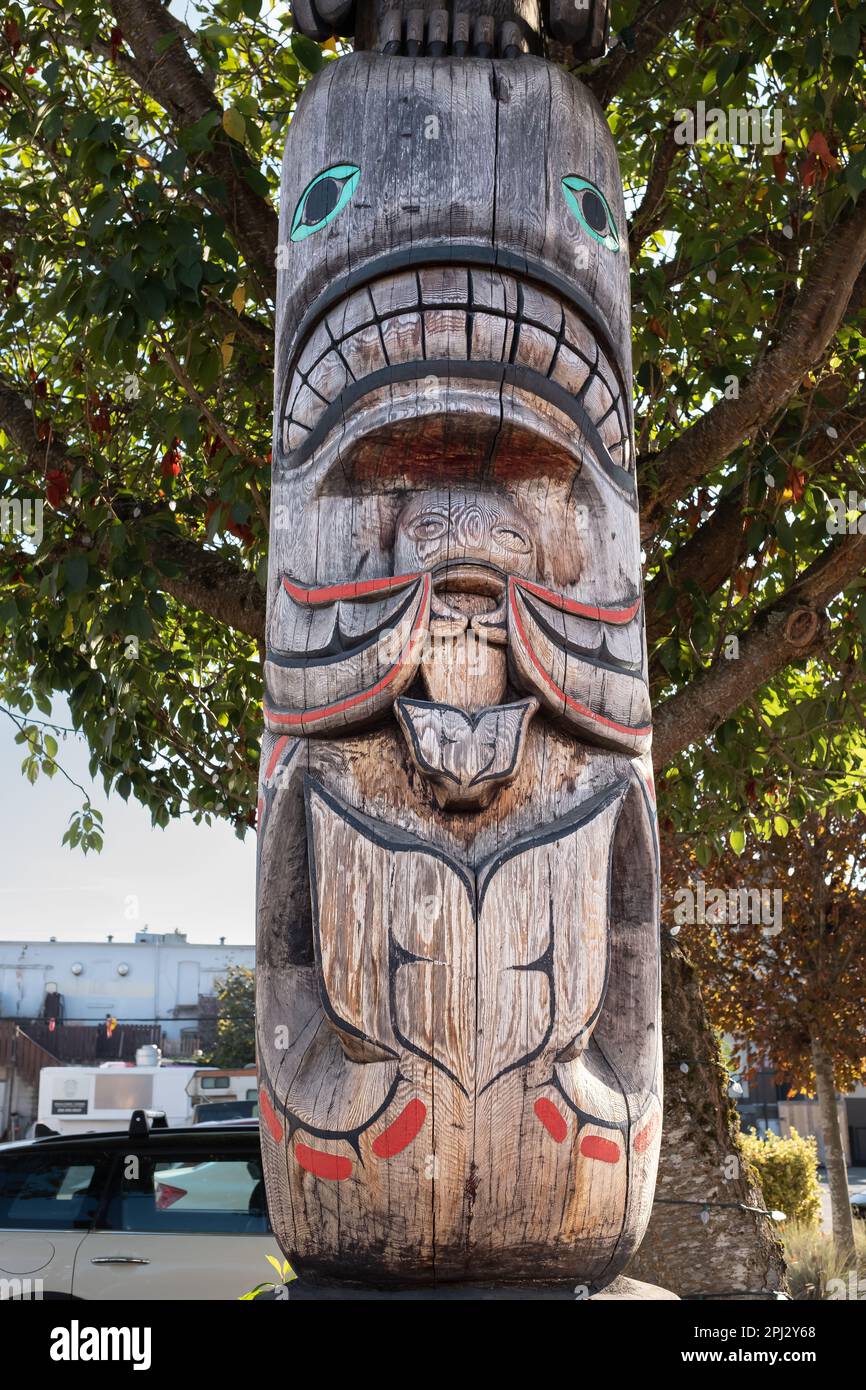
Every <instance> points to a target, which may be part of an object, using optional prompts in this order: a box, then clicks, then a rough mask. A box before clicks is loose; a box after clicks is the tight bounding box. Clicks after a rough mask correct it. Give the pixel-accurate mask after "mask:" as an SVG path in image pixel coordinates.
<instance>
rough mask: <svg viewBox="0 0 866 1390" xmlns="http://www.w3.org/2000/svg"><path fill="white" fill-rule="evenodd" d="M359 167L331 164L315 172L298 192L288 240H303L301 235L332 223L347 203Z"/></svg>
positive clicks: (306, 234)
mask: <svg viewBox="0 0 866 1390" xmlns="http://www.w3.org/2000/svg"><path fill="white" fill-rule="evenodd" d="M360 177H361V170H360V169H359V168H358V166H357V165H356V164H335V165H334V166H333V168H331V169H326V170H325V171H324V173H322V174H317V175H316V177H315V178H314V179H313V182H312V183H310V184H308V185H307V187H306V189H305V190H304V192H303V193H302V194H301V198H300V201H299V203H298V206H297V207H296V208H295V215H294V217H293V218H292V232H291V236H292V241H303V239H304V237H305V236H311V235H312V233H313V232H318V231H321V229H322V227H326V226H327V225H328V223H329V222H333V220H334V218H335V217H336V216H337V213H338V212H342V211H343V208H344V207H345V206H346V204H347V203H348V201H349V199H350V198H351V196H352V194H353V193H354V191H355V187H356V185H357V183H358V179H359V178H360Z"/></svg>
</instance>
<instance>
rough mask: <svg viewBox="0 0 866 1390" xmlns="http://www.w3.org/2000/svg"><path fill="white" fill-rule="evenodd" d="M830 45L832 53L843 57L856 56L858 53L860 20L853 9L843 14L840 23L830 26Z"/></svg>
mask: <svg viewBox="0 0 866 1390" xmlns="http://www.w3.org/2000/svg"><path fill="white" fill-rule="evenodd" d="M830 47H831V48H832V50H833V52H834V53H838V54H840V55H841V56H842V57H845V58H856V57H857V55H858V54H859V52H860V22H859V20H858V18H857V15H856V14H855V13H854V12H853V11H851V12H849V13H848V14H847V15H846V16H845V18H844V19H843V20H842V23H841V24H836V25H834V26H833V27H832V28H831V30H830Z"/></svg>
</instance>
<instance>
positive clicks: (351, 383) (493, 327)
mask: <svg viewBox="0 0 866 1390" xmlns="http://www.w3.org/2000/svg"><path fill="white" fill-rule="evenodd" d="M280 426H281V436H280V444H281V452H282V461H283V465H284V466H285V467H288V468H289V469H293V468H295V467H299V466H301V465H302V464H304V463H306V462H307V461H308V460H310V459H311V458H313V457H314V456H317V455H318V453H319V451H320V450H322V449H324V448H325V447H326V446H327V445H328V444H329V442H330V441H331V440H332V438H333V436H335V435H338V436H339V437H340V440H341V447H340V467H341V469H343V470H344V471H345V470H347V469H350V468H352V469H355V470H356V471H357V473H358V475H359V476H361V477H365V476H376V475H378V476H379V477H380V478H381V477H384V476H386V475H387V476H393V474H394V473H395V472H396V471H400V470H401V469H402V470H406V468H407V466H409V464H410V463H411V464H412V465H414V466H416V467H417V468H418V470H419V472H421V473H423V470H424V468H425V466H429V470H430V471H431V472H435V471H436V469H437V468H438V469H441V466H442V463H443V461H445V460H447V461H448V463H449V464H450V465H451V466H452V467H453V468H456V469H466V470H470V471H471V472H472V473H474V474H476V475H477V473H478V472H479V471H480V470H481V471H483V470H484V468H487V469H488V470H490V469H491V466H492V465H496V464H498V469H499V472H500V473H501V474H502V475H503V476H504V475H507V474H509V473H512V474H514V473H516V472H518V471H521V470H522V471H523V472H524V473H528V474H535V475H537V474H538V473H540V472H544V471H545V470H547V469H553V468H554V467H561V468H563V469H564V468H565V467H568V468H570V470H571V472H572V473H574V472H575V471H576V466H579V465H580V463H582V462H583V460H584V459H585V458H587V457H589V458H594V460H595V462H596V463H597V464H598V465H599V466H600V467H601V468H602V469H603V470H604V472H605V473H606V474H607V475H608V477H609V478H610V479H611V480H612V481H613V482H614V483H616V485H617V486H618V487H619V488H620V489H622V490H623V491H625V492H626V493H633V491H634V476H633V471H634V470H633V453H632V443H631V434H630V421H629V414H628V403H627V400H626V397H625V394H624V391H623V387H622V380H621V376H620V373H619V371H618V370H617V367H616V365H615V363H614V362H613V361H612V360H611V359H610V357H609V356H608V355H607V354H606V353H605V351H604V350H603V348H602V346H601V344H600V342H599V339H598V334H597V333H596V332H595V331H594V329H593V328H592V326H591V325H590V324H589V323H588V322H587V321H586V320H585V319H584V318H583V317H582V316H581V315H580V314H579V312H578V311H577V309H576V308H575V307H574V306H573V305H572V304H569V303H567V302H566V301H565V299H564V298H562V297H561V296H560V295H558V294H556V293H555V292H554V291H553V290H551V289H549V288H546V287H544V286H543V285H541V284H539V283H537V282H536V281H532V280H529V279H524V278H522V277H521V276H520V275H519V274H517V273H514V272H511V271H505V270H499V269H488V268H486V267H485V268H478V267H474V266H472V267H470V266H466V267H464V266H459V265H449V266H441V267H437V266H432V267H424V268H420V269H417V270H415V269H406V270H401V271H399V272H397V273H394V274H390V275H383V276H382V277H380V278H378V279H375V280H373V281H372V282H370V283H369V284H364V285H362V286H359V287H358V288H356V289H353V290H352V291H350V292H349V293H348V294H347V295H346V297H345V298H343V299H341V300H340V301H339V302H338V303H336V304H334V305H333V306H332V307H330V308H329V309H328V310H327V311H326V312H325V313H324V314H323V315H322V317H321V318H320V319H319V321H318V322H317V323H316V324H315V325H314V326H313V327H312V328H311V330H310V332H309V336H308V337H307V339H306V341H305V343H304V346H303V348H302V350H301V351H300V353H299V355H298V356H297V357H296V359H295V362H294V364H293V366H292V368H291V370H290V371H289V373H288V376H287V380H286V384H285V387H284V391H283V397H282V402H281V410H280ZM564 459H567V463H565V462H564ZM557 460H558V462H557Z"/></svg>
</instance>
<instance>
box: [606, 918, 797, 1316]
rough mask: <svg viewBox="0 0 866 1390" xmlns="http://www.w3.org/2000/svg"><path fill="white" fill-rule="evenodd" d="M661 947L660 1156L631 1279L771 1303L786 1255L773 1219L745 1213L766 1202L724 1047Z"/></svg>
mask: <svg viewBox="0 0 866 1390" xmlns="http://www.w3.org/2000/svg"><path fill="white" fill-rule="evenodd" d="M663 942H664V943H666V944H663V949H662V1010H663V1014H662V1033H663V1036H664V1046H665V1108H664V1120H663V1128H662V1150H661V1158H660V1163H659V1175H658V1182H657V1186H656V1199H655V1205H654V1207H653V1214H652V1217H651V1219H650V1224H649V1227H648V1229H647V1233H646V1235H645V1236H644V1239H643V1243H642V1245H641V1247H640V1249H639V1250H638V1252H637V1255H636V1256H635V1258H634V1260H633V1261H632V1263H631V1264H630V1265H629V1266H628V1270H627V1273H628V1275H629V1277H630V1278H635V1279H646V1280H648V1281H650V1282H651V1283H655V1284H660V1285H662V1286H663V1287H664V1288H667V1289H671V1290H672V1291H673V1292H674V1293H677V1294H679V1295H680V1297H684V1298H688V1297H697V1296H703V1297H706V1298H720V1299H722V1298H729V1297H732V1296H737V1295H739V1296H741V1297H746V1296H749V1297H751V1298H753V1299H760V1298H762V1297H764V1298H771V1297H772V1296H773V1293H774V1292H775V1291H776V1290H784V1288H785V1261H784V1257H783V1254H782V1248H781V1245H780V1244H779V1241H778V1239H777V1237H776V1235H775V1233H774V1230H775V1228H774V1226H773V1224H772V1222H771V1221H770V1220H769V1219H768V1218H767V1217H766V1216H760V1215H758V1213H757V1211H755V1210H753V1211H748V1210H744V1208H746V1207H752V1208H757V1209H758V1210H763V1209H764V1207H765V1205H766V1204H765V1202H764V1199H763V1197H762V1195H761V1192H760V1188H759V1187H758V1185H757V1184H756V1182H755V1180H754V1178H753V1176H752V1173H751V1170H750V1168H749V1166H748V1164H747V1162H746V1159H745V1157H744V1155H743V1154H742V1153H741V1151H740V1147H739V1132H740V1123H739V1117H738V1115H737V1112H736V1109H735V1108H734V1106H733V1105H732V1104H731V1102H730V1101H729V1099H728V1096H727V1075H726V1073H725V1071H724V1068H723V1067H722V1066H721V1064H720V1062H719V1060H718V1052H719V1049H718V1043H717V1041H716V1038H715V1036H714V1034H713V1031H712V1029H711V1027H710V1025H709V1022H708V1021H707V1016H706V1013H705V1011H704V1006H703V1002H702V1000H701V993H700V988H699V985H698V981H697V976H696V974H695V972H694V970H693V969H692V967H691V966H690V965H689V964H688V962H687V961H686V959H685V957H684V955H683V953H682V951H681V950H680V949H679V947H677V946H675V945H673V944H672V943H671V942H670V938H669V937H664V938H663ZM683 1068H687V1070H684V1069H683ZM704 1204H706V1205H704Z"/></svg>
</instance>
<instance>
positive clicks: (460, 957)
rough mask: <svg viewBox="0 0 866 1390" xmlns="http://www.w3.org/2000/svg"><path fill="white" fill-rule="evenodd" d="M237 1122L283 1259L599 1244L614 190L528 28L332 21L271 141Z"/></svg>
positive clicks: (621, 1029) (641, 661)
mask: <svg viewBox="0 0 866 1390" xmlns="http://www.w3.org/2000/svg"><path fill="white" fill-rule="evenodd" d="M281 228H282V230H281V243H282V246H283V248H284V261H283V264H284V269H283V272H282V274H281V289H280V304H279V321H280V332H279V340H278V380H277V421H276V431H275V453H274V495H273V512H272V541H271V546H272V549H271V563H270V579H269V615H268V657H267V662H266V670H265V677H266V701H265V718H266V726H267V732H266V735H265V739H264V745H263V753H262V787H261V801H260V867H259V936H258V942H259V947H258V949H259V990H258V1020H257V1023H258V1041H259V1069H260V1081H261V1104H262V1116H263V1119H262V1132H263V1146H264V1153H265V1162H266V1172H267V1183H268V1198H269V1205H270V1210H271V1216H272V1219H273V1222H274V1226H275V1229H276V1231H277V1233H278V1235H279V1237H280V1239H281V1242H282V1243H283V1245H284V1247H285V1248H286V1250H287V1252H288V1253H289V1254H290V1256H291V1257H292V1258H293V1259H295V1260H297V1262H298V1265H299V1268H300V1270H301V1273H302V1274H303V1273H305V1272H310V1273H316V1274H320V1275H331V1276H334V1277H340V1278H343V1279H355V1280H359V1281H362V1282H363V1281H372V1282H433V1281H436V1280H470V1279H492V1280H504V1281H515V1280H525V1279H545V1278H546V1279H556V1280H570V1281H572V1282H586V1283H591V1282H593V1281H596V1282H599V1281H605V1280H606V1279H608V1278H610V1277H612V1275H613V1274H614V1273H616V1272H617V1270H618V1269H619V1268H621V1267H622V1265H623V1263H624V1262H625V1260H626V1259H627V1258H628V1256H629V1255H630V1254H631V1253H632V1251H633V1250H634V1248H635V1246H636V1244H637V1242H638V1241H639V1239H640V1236H641V1234H642V1231H643V1228H644V1226H645V1224H646V1220H647V1219H648V1215H649V1209H650V1205H651V1201H652V1188H653V1182H654V1174H655V1164H656V1160H657V1153H658V1141H659V1128H660V1081H659V1061H660V1039H659V1032H658V1028H659V1018H658V901H657V872H658V870H657V861H656V841H655V828H654V806H653V793H652V777H651V771H650V764H649V745H650V714H649V703H648V697H647V686H646V654H645V644H644V638H643V613H642V604H641V578H640V560H639V542H638V529H637V511H636V494H635V485H634V467H633V452H632V439H631V409H630V383H631V366H630V349H629V316H628V286H627V264H626V253H625V221H624V215H623V208H622V195H621V188H620V184H619V176H618V173H617V169H616V159H615V154H614V151H613V147H612V143H611V141H610V136H609V133H608V131H607V128H606V126H605V123H604V120H603V117H602V115H601V113H600V111H599V110H598V108H597V106H596V105H595V103H594V101H593V99H592V98H591V97H590V96H589V95H588V93H587V92H586V91H585V89H584V88H582V87H581V86H580V84H579V83H577V82H576V81H575V80H574V79H572V78H570V77H569V76H567V75H566V74H565V73H563V72H561V71H559V70H557V69H555V68H552V67H550V66H549V65H548V64H546V63H544V62H543V61H542V60H540V59H535V58H528V57H524V58H522V59H520V60H518V61H513V62H500V61H486V60H480V59H479V60H475V59H468V58H461V59H459V60H458V59H424V60H418V61H416V60H413V59H409V58H402V57H393V58H387V57H382V56H379V55H373V54H360V53H359V54H355V55H353V56H351V57H347V58H342V59H340V60H339V61H338V62H336V63H332V64H329V65H328V66H327V67H326V69H325V70H324V71H323V73H322V74H320V76H319V77H318V78H317V79H316V80H315V82H313V83H312V84H311V86H310V87H309V88H308V89H307V91H306V92H305V94H304V97H303V99H302V101H301V103H300V106H299V110H298V113H297V115H296V116H295V119H294V121H293V123H292V127H291V130H290V133H289V139H288V144H287V150H286V161H285V165H284V174H283V207H282V222H281Z"/></svg>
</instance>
